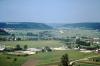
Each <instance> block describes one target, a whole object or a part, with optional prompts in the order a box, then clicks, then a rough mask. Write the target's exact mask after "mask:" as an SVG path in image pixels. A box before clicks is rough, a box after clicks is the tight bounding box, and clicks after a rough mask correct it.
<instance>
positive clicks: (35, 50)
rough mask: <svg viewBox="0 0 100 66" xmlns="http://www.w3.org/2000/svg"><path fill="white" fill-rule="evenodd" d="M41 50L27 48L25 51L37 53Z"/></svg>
mask: <svg viewBox="0 0 100 66" xmlns="http://www.w3.org/2000/svg"><path fill="white" fill-rule="evenodd" d="M41 50H42V49H38V48H28V49H27V51H34V52H39V51H41Z"/></svg>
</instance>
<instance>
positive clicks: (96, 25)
mask: <svg viewBox="0 0 100 66" xmlns="http://www.w3.org/2000/svg"><path fill="white" fill-rule="evenodd" d="M62 27H66V28H85V29H94V30H95V29H98V30H100V23H99V22H97V23H93V22H92V23H71V24H65V25H63V26H62Z"/></svg>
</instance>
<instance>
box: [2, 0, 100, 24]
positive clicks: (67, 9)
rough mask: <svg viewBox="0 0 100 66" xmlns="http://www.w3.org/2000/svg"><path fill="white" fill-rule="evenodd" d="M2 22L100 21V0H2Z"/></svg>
mask: <svg viewBox="0 0 100 66" xmlns="http://www.w3.org/2000/svg"><path fill="white" fill-rule="evenodd" d="M0 22H41V23H76V22H100V0H0Z"/></svg>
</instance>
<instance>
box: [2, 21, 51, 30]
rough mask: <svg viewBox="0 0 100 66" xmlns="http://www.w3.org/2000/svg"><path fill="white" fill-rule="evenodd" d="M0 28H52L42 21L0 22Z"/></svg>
mask: <svg viewBox="0 0 100 66" xmlns="http://www.w3.org/2000/svg"><path fill="white" fill-rule="evenodd" d="M0 28H12V29H52V27H51V26H48V25H46V24H43V23H34V22H0Z"/></svg>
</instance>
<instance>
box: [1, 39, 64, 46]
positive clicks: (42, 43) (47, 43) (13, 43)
mask: <svg viewBox="0 0 100 66" xmlns="http://www.w3.org/2000/svg"><path fill="white" fill-rule="evenodd" d="M0 43H1V44H5V45H6V46H13V47H15V46H16V45H17V44H19V45H20V46H22V47H23V46H24V45H28V47H44V46H50V47H59V46H62V45H64V44H63V43H61V42H60V41H55V40H39V41H2V42H0Z"/></svg>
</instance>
